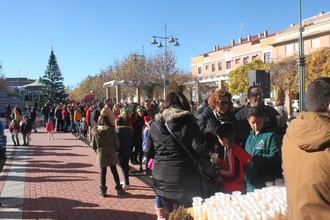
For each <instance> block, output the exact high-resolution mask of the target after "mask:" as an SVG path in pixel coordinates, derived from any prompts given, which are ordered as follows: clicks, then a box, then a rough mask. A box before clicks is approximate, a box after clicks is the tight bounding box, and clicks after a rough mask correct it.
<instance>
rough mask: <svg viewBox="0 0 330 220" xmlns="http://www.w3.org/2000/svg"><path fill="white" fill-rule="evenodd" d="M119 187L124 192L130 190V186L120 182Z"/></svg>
mask: <svg viewBox="0 0 330 220" xmlns="http://www.w3.org/2000/svg"><path fill="white" fill-rule="evenodd" d="M120 185H121V187H122V188H123V189H124V190H127V189H129V188H130V186H129V185H128V184H125V182H121V183H120Z"/></svg>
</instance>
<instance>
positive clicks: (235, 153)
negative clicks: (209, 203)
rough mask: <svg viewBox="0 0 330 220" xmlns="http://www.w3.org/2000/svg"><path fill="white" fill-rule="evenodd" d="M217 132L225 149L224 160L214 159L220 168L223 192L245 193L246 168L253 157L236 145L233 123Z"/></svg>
mask: <svg viewBox="0 0 330 220" xmlns="http://www.w3.org/2000/svg"><path fill="white" fill-rule="evenodd" d="M216 132H217V137H218V140H219V142H220V144H221V146H223V148H224V157H223V158H218V159H216V158H213V159H216V161H215V162H216V164H217V165H218V166H219V167H220V170H219V175H220V177H221V178H222V190H223V192H224V193H232V192H233V191H240V192H242V193H244V192H245V186H244V166H245V165H246V164H247V163H248V162H249V161H250V159H251V156H250V155H249V154H248V153H247V152H245V151H244V150H243V149H242V147H241V146H239V145H238V144H235V131H234V127H233V125H232V124H231V123H229V122H225V123H223V124H221V125H220V126H219V127H217V130H216Z"/></svg>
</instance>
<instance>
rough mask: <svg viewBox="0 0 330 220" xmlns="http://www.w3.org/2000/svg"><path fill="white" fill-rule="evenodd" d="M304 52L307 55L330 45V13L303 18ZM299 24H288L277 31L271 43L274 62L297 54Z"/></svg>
mask: <svg viewBox="0 0 330 220" xmlns="http://www.w3.org/2000/svg"><path fill="white" fill-rule="evenodd" d="M303 26H304V30H303V38H304V53H305V55H308V54H310V53H312V52H314V51H316V50H318V49H321V48H325V47H330V13H329V12H328V13H323V12H322V13H320V14H319V15H317V16H314V17H311V18H307V19H305V20H303ZM298 37H299V24H296V25H290V27H289V28H288V29H286V30H283V31H281V32H278V33H277V34H276V36H275V39H274V42H273V43H271V46H272V48H273V49H272V55H273V59H274V62H276V61H278V60H281V59H283V58H285V57H289V56H297V55H298V51H299V45H298V41H297V39H298Z"/></svg>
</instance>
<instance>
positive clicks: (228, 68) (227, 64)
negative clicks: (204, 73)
mask: <svg viewBox="0 0 330 220" xmlns="http://www.w3.org/2000/svg"><path fill="white" fill-rule="evenodd" d="M230 69H231V61H227V62H226V70H230Z"/></svg>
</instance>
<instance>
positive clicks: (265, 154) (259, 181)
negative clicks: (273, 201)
mask: <svg viewBox="0 0 330 220" xmlns="http://www.w3.org/2000/svg"><path fill="white" fill-rule="evenodd" d="M247 120H248V122H249V124H250V127H251V129H252V130H251V133H250V135H249V136H248V139H247V140H246V144H245V150H246V151H247V152H248V153H249V154H250V155H251V156H252V163H250V165H249V166H248V167H247V170H246V179H247V181H246V190H247V191H248V192H252V191H254V189H255V188H262V187H265V183H266V181H274V180H275V179H276V178H279V177H280V176H281V173H282V172H281V152H280V145H279V144H278V140H277V136H276V134H275V133H274V132H270V131H267V130H266V129H264V120H265V119H264V112H263V111H262V109H261V108H258V107H252V108H250V109H249V110H248V116H247Z"/></svg>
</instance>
